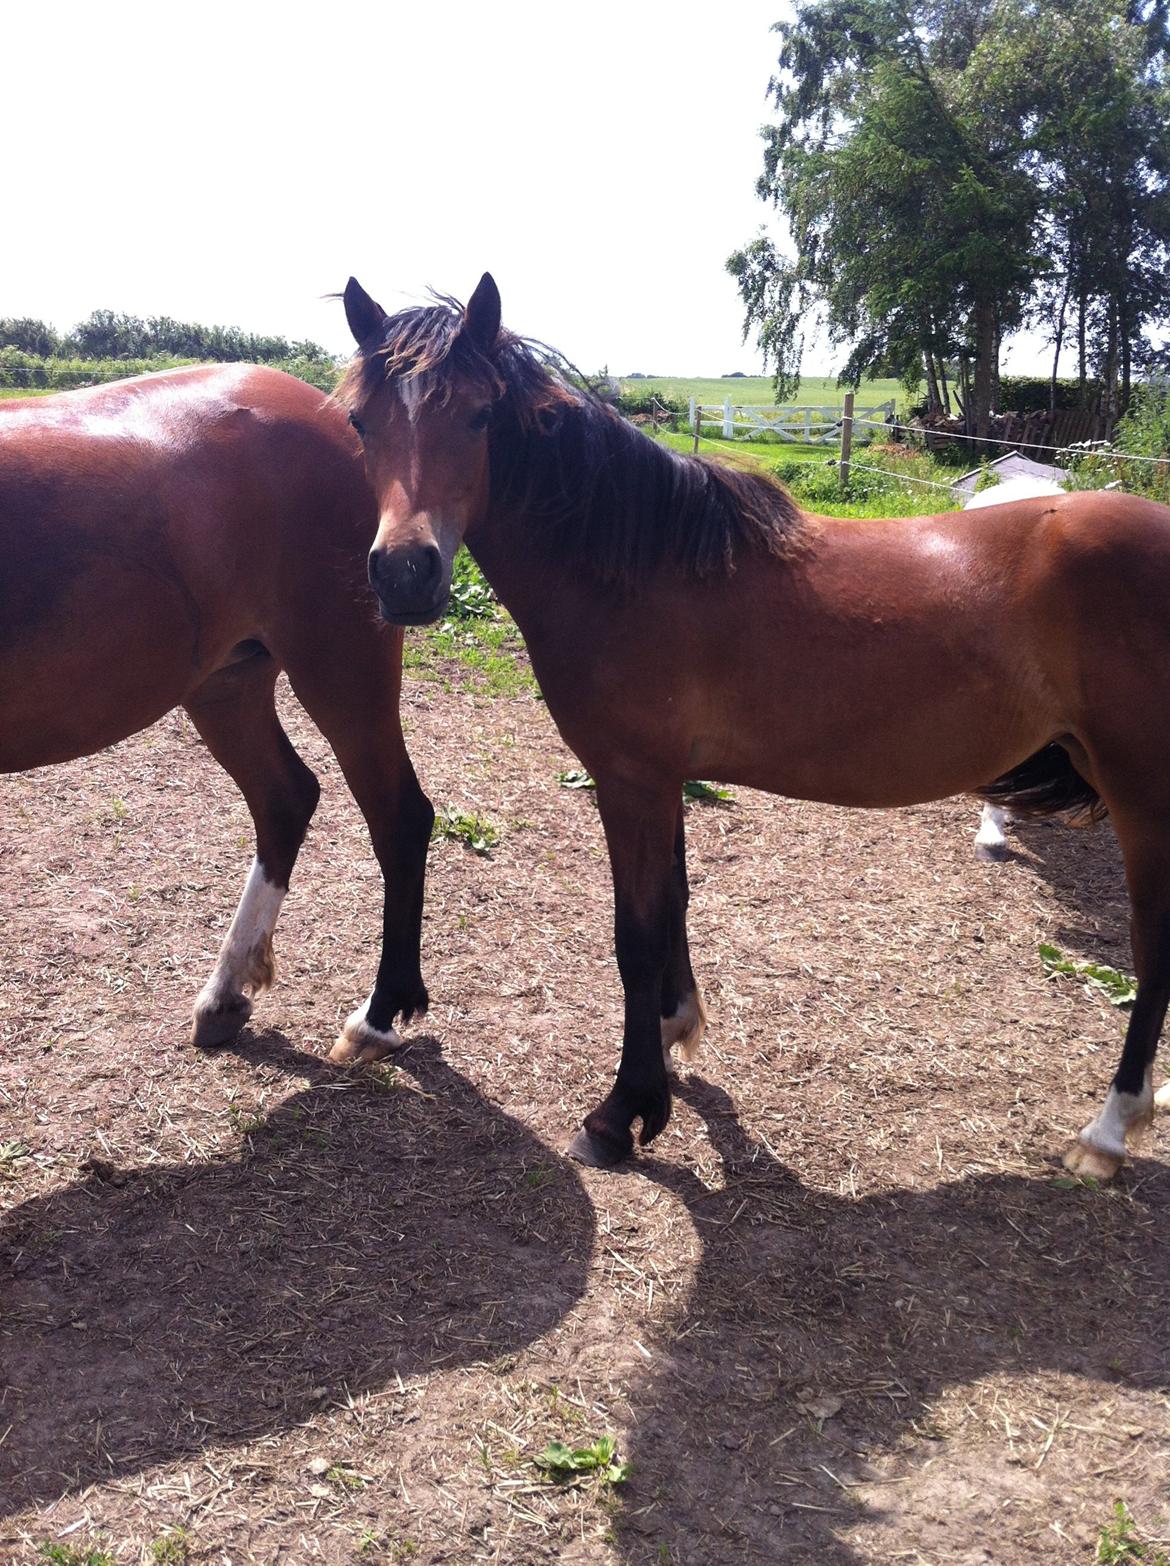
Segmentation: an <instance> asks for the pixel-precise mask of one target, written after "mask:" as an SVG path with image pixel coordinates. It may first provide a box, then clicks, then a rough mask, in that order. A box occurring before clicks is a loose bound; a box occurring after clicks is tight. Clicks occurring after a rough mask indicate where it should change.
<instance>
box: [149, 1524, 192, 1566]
mask: <svg viewBox="0 0 1170 1566" xmlns="http://www.w3.org/2000/svg"><path fill="white" fill-rule="evenodd" d="M148 1554H149V1556H150V1559H151V1560H152V1561H154V1562H156V1563H157V1566H186V1563H187V1561H189V1560H190V1558H191V1540H190V1537H189V1535H188V1533H187V1530H186V1528H174V1529H172V1530H171V1532H170V1533H164V1534H162V1535H161V1536H160V1537H159V1538H157V1539H154V1540H153V1541H152V1542H151V1544H150V1547H149V1550H148Z"/></svg>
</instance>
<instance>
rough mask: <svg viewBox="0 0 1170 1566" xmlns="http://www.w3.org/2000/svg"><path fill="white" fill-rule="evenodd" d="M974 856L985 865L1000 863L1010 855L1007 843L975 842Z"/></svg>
mask: <svg viewBox="0 0 1170 1566" xmlns="http://www.w3.org/2000/svg"><path fill="white" fill-rule="evenodd" d="M975 857H976V859H978V860H980V861H982V863H983V864H985V865H1002V864H1004V863H1005V862H1006V861H1007V860H1008V859H1010V858H1011V857H1012V851H1011V848H1010V846H1009V845H1008V844H1007V843H976V844H975Z"/></svg>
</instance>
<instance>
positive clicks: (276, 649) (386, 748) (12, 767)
mask: <svg viewBox="0 0 1170 1566" xmlns="http://www.w3.org/2000/svg"><path fill="white" fill-rule="evenodd" d="M376 520H377V508H376V505H375V502H374V497H373V495H372V493H371V491H370V488H369V485H368V484H367V482H366V479H365V475H364V472H363V467H362V461H361V456H360V451H359V447H358V442H357V440H356V437H355V436H354V434H353V432H352V430H350V429H349V428H348V426H347V424H346V419H345V415H344V413H343V412H342V411H341V410H340V409H339V408H338V407H337V406H336V404H335V403H332V402H330V401H329V400H328V399H327V398H326V397H325V396H324V394H323V393H321V392H319V391H317V390H315V389H314V388H313V387H311V386H306V385H305V384H304V383H303V382H301V381H297V380H294V379H293V378H292V377H291V376H288V375H284V374H281V373H280V372H279V371H276V370H272V369H266V368H261V367H258V366H252V365H233V366H219V367H202V368H194V369H187V370H176V371H168V372H165V373H163V374H156V375H146V376H140V377H138V378H136V379H133V380H126V381H119V382H116V383H113V384H111V385H107V386H101V387H94V388H91V389H89V390H84V391H75V392H65V393H62V394H60V395H58V396H50V397H31V398H22V399H19V400H14V401H5V402H0V772H15V771H21V770H24V769H25V768H29V767H40V766H45V765H47V764H50V763H54V762H62V761H70V760H72V759H73V758H74V757H77V756H84V755H89V754H91V753H92V752H94V751H97V750H100V749H102V748H103V747H105V746H107V745H112V744H113V743H114V742H115V741H117V740H121V739H124V738H125V737H126V736H127V735H129V734H133V733H135V732H136V731H137V730H139V729H142V728H144V727H146V725H147V724H150V723H153V722H154V721H155V720H156V719H157V718H160V717H162V715H163V714H164V713H166V712H168V711H169V710H170V709H171V708H172V707H175V706H179V705H181V706H183V707H185V708H186V710H187V712H188V713H189V715H190V717H191V721H192V722H193V723H194V725H195V728H196V729H197V730H198V732H199V734H200V735H201V737H202V739H203V741H204V743H205V744H206V746H207V748H208V750H209V751H210V752H211V754H212V755H213V756H214V757H215V759H216V761H218V762H219V764H220V766H221V767H223V768H224V770H225V771H226V772H227V773H228V774H229V775H230V776H231V778H232V779H233V780H234V782H235V783H236V785H237V787H238V788H239V789H240V792H241V793H242V794H243V796H244V799H245V800H246V802H247V805H248V808H249V810H250V812H251V815H252V819H253V821H254V823H255V829H256V853H255V858H254V860H253V863H252V868H251V870H250V872H249V874H248V877H247V882H246V885H245V888H244V893H243V896H242V898H241V899H240V903H239V906H238V908H237V909H236V913H235V917H234V918H233V920H232V922H231V926H230V928H229V930H228V934H227V937H226V939H225V941H224V943H223V947H222V950H221V951H220V953H219V958H218V960H217V962H216V964H215V968H214V971H213V972H212V974H211V976H210V978H209V979H208V981H207V983H206V985H205V986H204V988H203V990H202V992H201V994H200V995H199V997H198V999H197V1001H196V1003H195V1016H194V1024H193V1029H192V1036H193V1039H194V1042H195V1043H196V1044H200V1045H212V1044H222V1043H225V1042H227V1041H228V1040H229V1039H231V1038H233V1037H234V1036H235V1035H236V1034H237V1033H238V1032H239V1030H240V1029H241V1028H242V1027H243V1025H244V1023H245V1022H246V1021H247V1020H248V1017H249V1016H250V1014H251V1011H252V1002H253V997H254V996H255V995H256V994H257V993H258V992H260V991H261V990H263V989H265V988H266V987H267V986H268V985H269V984H271V982H272V979H273V972H274V970H273V958H272V933H273V929H274V927H275V924H276V918H277V914H278V912H279V909H280V905H281V902H282V901H283V899H284V896H285V893H286V892H287V890H288V885H289V877H290V875H291V873H292V869H293V865H294V863H295V861H296V857H297V852H298V850H299V848H300V845H301V842H302V839H303V838H304V835H305V832H306V830H307V828H308V825H309V820H310V818H311V817H312V814H313V811H314V809H315V807H316V804H317V798H318V792H319V790H318V785H317V779H316V778H315V777H314V775H313V773H312V772H311V771H310V769H309V768H308V767H307V766H306V765H305V763H304V762H303V761H302V760H301V759H300V757H299V756H298V755H297V753H296V751H295V750H294V749H293V747H292V745H291V743H290V742H289V740H288V738H287V736H286V734H285V732H284V730H283V728H282V727H281V725H280V721H279V719H278V717H277V713H276V706H275V699H274V694H275V686H276V679H277V675H278V674H279V673H280V671H281V670H282V669H284V670H286V671H287V673H288V676H289V679H290V681H291V683H292V687H293V690H294V691H295V692H296V695H297V696H298V698H299V699H300V701H301V703H302V704H303V705H304V707H305V709H306V710H307V712H308V713H309V716H310V717H311V718H312V719H313V721H314V722H315V723H316V724H317V726H318V728H320V730H321V731H322V733H323V734H324V735H325V737H326V739H327V740H328V741H329V743H330V745H331V746H332V747H333V750H334V752H335V754H336V756H337V759H338V761H339V763H340V765H341V769H342V771H343V773H344V774H345V778H346V781H347V782H348V784H349V786H350V788H351V789H352V791H353V794H354V797H355V799H356V800H357V803H358V805H359V806H360V808H361V810H362V813H363V815H364V816H365V818H366V822H367V824H368V826H369V829H370V834H371V837H372V839H373V845H374V851H375V853H376V854H377V857H378V861H379V863H380V865H381V868H382V872H383V875H384V878H385V904H384V918H383V950H382V959H381V963H380V966H379V968H378V974H377V980H376V982H375V985H374V988H373V992H372V994H371V995H370V997H369V999H368V1001H367V1002H366V1003H365V1005H363V1006H360V1007H359V1008H358V1009H357V1010H356V1011H355V1012H354V1013H353V1015H352V1016H351V1017H350V1018H349V1019H348V1021H347V1022H346V1024H345V1026H344V1029H343V1031H342V1035H341V1038H340V1039H339V1041H338V1044H337V1045H336V1046H335V1054H337V1055H338V1056H340V1057H342V1058H363V1057H365V1056H373V1055H376V1054H378V1053H381V1052H382V1051H383V1049H384V1048H386V1047H388V1046H389V1045H391V1044H392V1043H394V1042H395V1041H396V1038H397V1035H396V1034H395V1033H394V1031H393V1026H394V1021H395V1019H396V1018H397V1017H399V1016H401V1017H403V1018H409V1017H410V1016H411V1015H412V1014H413V1013H415V1012H421V1011H423V1010H425V1007H426V1003H427V994H426V989H425V987H424V985H423V981H422V975H421V973H420V970H419V931H420V924H421V918H422V896H423V875H424V870H425V863H426V853H427V843H428V840H429V836H430V829H431V822H432V819H433V813H432V811H431V807H430V804H429V802H428V801H427V799H426V797H425V795H424V794H423V793H422V791H421V789H420V788H419V785H418V782H417V780H416V778H415V775H414V770H413V768H412V766H411V763H410V758H409V757H408V755H407V753H406V747H405V745H404V743H403V739H402V729H401V726H400V723H399V717H398V695H399V686H400V682H401V662H402V635H401V632H398V631H396V630H394V629H393V628H392V627H391V626H389V625H385V624H379V623H378V617H377V613H376V609H375V608H374V605H373V602H372V600H371V599H370V598H369V588H368V585H367V583H366V580H365V571H366V553H367V550H368V547H369V535H370V531H371V529H372V528H373V527H374V525H375V523H376Z"/></svg>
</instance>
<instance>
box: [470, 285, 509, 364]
mask: <svg viewBox="0 0 1170 1566" xmlns="http://www.w3.org/2000/svg"><path fill="white" fill-rule="evenodd" d="M463 330H464V331H465V332H466V333H467V335H468V337H470V338H471V340H472V342H473V343H474V344H475V346H476V347H477V348H478V349H479V351H480V352H481V353H490V352H491V351H492V349H493V348H494V347H495V345H496V338H497V337H498V336H499V335H500V290H499V289H498V288H497V287H496V280H495V278H494V277H493V276H492V274H491V273H490V272H485V273H484V274H483V276H482V277H481V278H480V280H479V282H478V284H477V285H476V289H475V292H474V293H473V294H472V296H471V298H470V299H469V300H468V301H467V309H466V310H464V312H463Z"/></svg>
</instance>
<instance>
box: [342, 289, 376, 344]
mask: <svg viewBox="0 0 1170 1566" xmlns="http://www.w3.org/2000/svg"><path fill="white" fill-rule="evenodd" d="M342 298H343V299H344V300H345V319H346V320H347V321H348V322H349V329H350V331H351V332H352V333H353V335H354V340H355V342H356V343H357V345H358V347H359V348H362V347H364V346H365V345H366V343H368V342H370V341H371V340H372V339H373V338H375V337H377V336H378V335H379V333H380V332H381V330H382V323H383V322H384V321H385V319H386V312H385V310H383V308H382V306H381V305H380V304H378V303H377V302H376V301H375V300H373V299H371V298H370V296H369V294H367V293H366V291H365V289H364V288H363V287H362V285H361V284H360V283H359V282H358V280H357V278H356V277H351V278H350V280H349V282H348V283H346V285H345V293H344V294H343V295H342Z"/></svg>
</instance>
